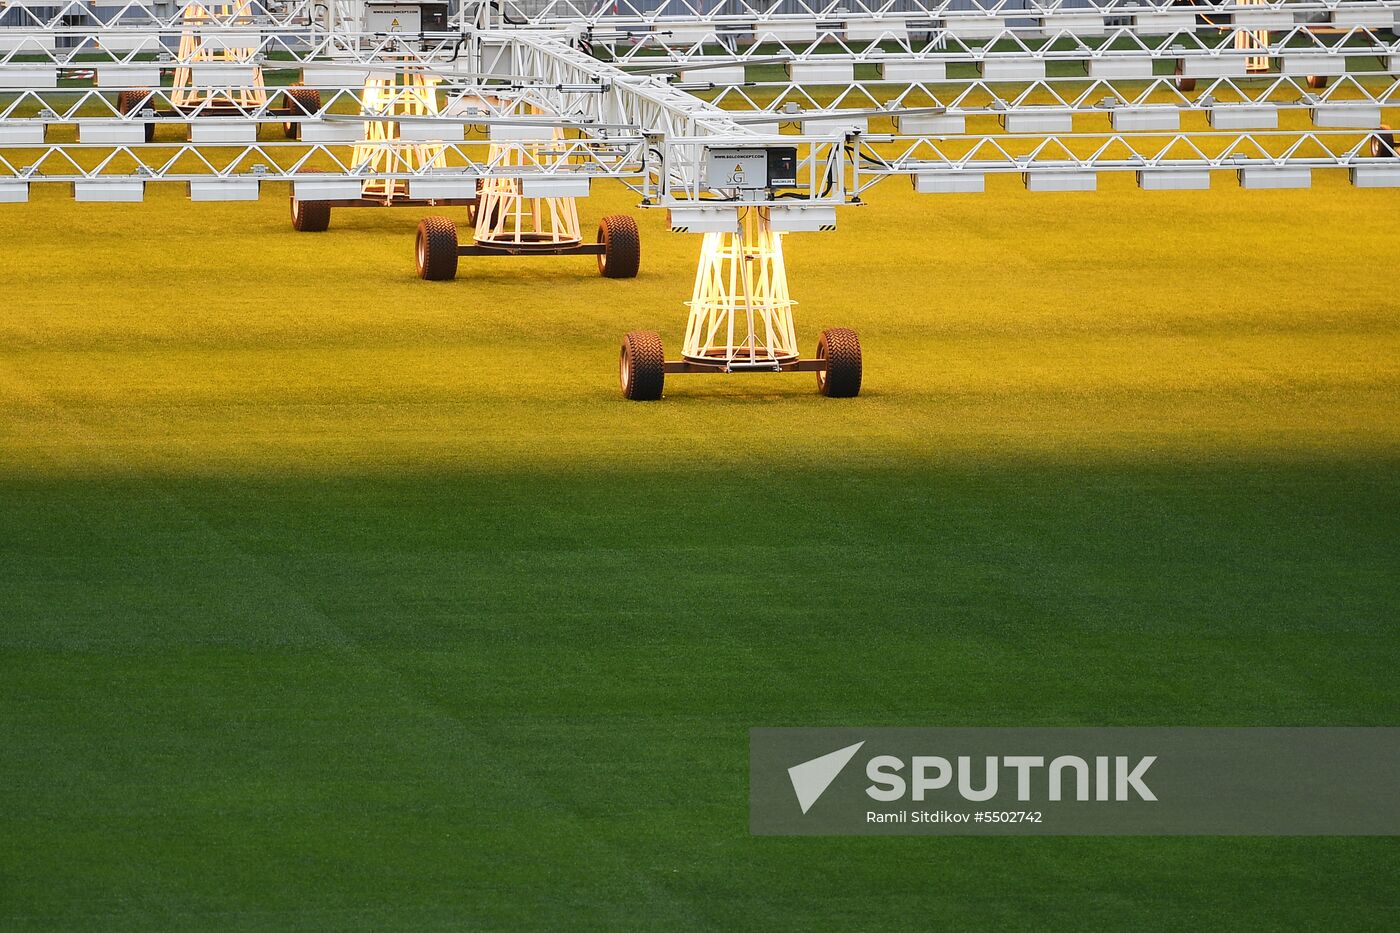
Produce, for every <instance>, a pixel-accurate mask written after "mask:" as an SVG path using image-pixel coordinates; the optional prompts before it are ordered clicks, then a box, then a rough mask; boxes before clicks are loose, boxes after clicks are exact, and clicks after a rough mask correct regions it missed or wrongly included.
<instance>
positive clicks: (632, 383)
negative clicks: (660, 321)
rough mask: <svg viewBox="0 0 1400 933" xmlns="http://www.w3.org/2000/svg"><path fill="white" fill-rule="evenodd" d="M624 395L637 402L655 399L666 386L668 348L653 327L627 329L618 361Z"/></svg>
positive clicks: (653, 400)
mask: <svg viewBox="0 0 1400 933" xmlns="http://www.w3.org/2000/svg"><path fill="white" fill-rule="evenodd" d="M617 375H618V382H619V384H620V385H621V386H622V397H623V398H626V399H631V400H632V401H634V402H655V401H657V400H658V399H660V398H661V391H662V389H664V388H665V387H666V351H665V350H664V349H662V347H661V335H660V334H658V333H656V331H652V330H633V331H628V332H627V336H626V337H623V338H622V353H621V354H620V356H619V357H618V363H617Z"/></svg>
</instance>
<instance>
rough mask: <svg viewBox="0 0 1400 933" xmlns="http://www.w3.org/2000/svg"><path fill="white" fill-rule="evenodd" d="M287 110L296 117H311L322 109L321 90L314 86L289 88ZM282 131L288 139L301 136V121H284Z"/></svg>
mask: <svg viewBox="0 0 1400 933" xmlns="http://www.w3.org/2000/svg"><path fill="white" fill-rule="evenodd" d="M286 93H287V111H288V112H289V113H290V114H291V115H292V116H294V117H309V116H313V115H315V114H317V113H320V111H321V92H320V91H318V90H316V89H315V88H314V87H298V86H292V87H289V88H287V91H286ZM282 133H283V135H284V136H286V137H287V138H288V139H300V138H301V124H300V123H283V124H282Z"/></svg>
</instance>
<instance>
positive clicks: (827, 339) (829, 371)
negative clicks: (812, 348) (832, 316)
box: [817, 327, 862, 398]
mask: <svg viewBox="0 0 1400 933" xmlns="http://www.w3.org/2000/svg"><path fill="white" fill-rule="evenodd" d="M817 359H819V360H826V365H827V368H826V371H825V372H821V371H818V373H817V391H818V392H820V393H821V394H822V395H825V396H826V397H827V398H855V397H856V396H857V395H859V394H860V379H861V374H862V368H861V358H860V338H859V337H857V336H856V332H855V331H853V330H851V329H850V328H847V327H829V328H827V329H826V330H824V331H822V335H821V337H820V338H819V339H818V340H817Z"/></svg>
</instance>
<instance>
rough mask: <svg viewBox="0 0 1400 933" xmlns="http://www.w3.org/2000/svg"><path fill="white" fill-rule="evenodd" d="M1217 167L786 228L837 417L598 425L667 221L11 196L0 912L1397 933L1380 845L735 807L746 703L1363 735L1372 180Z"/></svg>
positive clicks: (1380, 523)
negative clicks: (444, 246)
mask: <svg viewBox="0 0 1400 933" xmlns="http://www.w3.org/2000/svg"><path fill="white" fill-rule="evenodd" d="M1217 184H1218V185H1219V186H1220V190H1218V191H1216V192H1214V193H1213V194H1211V195H1209V196H1206V195H1201V194H1193V193H1185V194H1168V193H1154V194H1148V193H1143V192H1138V191H1136V190H1133V189H1132V188H1131V187H1130V183H1129V182H1128V180H1126V179H1109V180H1108V181H1106V182H1105V183H1104V185H1103V187H1104V189H1105V190H1103V191H1101V192H1100V193H1098V194H1076V195H1063V196H1056V195H1030V194H1026V193H1024V192H1022V191H1018V190H1016V189H1015V188H1014V187H1013V186H1012V185H1011V184H1009V183H1007V184H1002V183H997V184H994V185H993V186H992V188H993V190H991V191H990V192H989V193H988V194H987V195H984V196H980V197H978V196H972V197H951V198H946V199H939V198H927V199H923V198H921V199H915V198H913V197H912V196H908V193H907V189H906V188H904V187H903V186H898V187H896V185H895V184H894V183H891V184H889V185H887V186H885V187H884V188H882V189H878V190H877V191H876V193H875V195H874V197H873V199H872V204H871V206H869V207H867V208H865V209H863V210H850V211H847V212H846V213H844V214H843V216H842V218H841V224H842V229H841V231H840V232H838V233H837V234H835V235H810V236H794V237H792V238H790V240H789V257H788V260H789V270H790V274H791V278H792V284H793V289H794V293H795V295H796V297H797V298H798V299H799V300H800V301H801V302H802V304H801V306H800V308H799V315H800V316H799V330H800V332H801V333H802V334H803V335H804V337H803V341H804V343H805V344H812V343H814V342H815V335H816V332H817V330H818V329H819V328H820V327H823V326H832V325H847V326H851V327H854V328H856V329H857V330H859V331H860V332H861V335H862V340H863V342H864V344H865V350H866V357H867V380H866V391H865V392H864V393H863V395H862V397H861V398H860V399H857V400H854V401H851V402H839V401H833V400H824V399H821V398H819V397H817V396H816V395H815V394H814V392H813V385H812V383H811V380H810V378H809V377H808V376H805V375H804V376H783V377H778V376H751V377H734V378H729V379H724V378H712V377H691V378H689V379H685V378H683V377H676V378H673V379H672V380H671V381H670V382H669V383H668V393H667V394H668V398H667V399H666V400H665V401H664V402H662V403H660V404H655V405H637V404H627V403H624V402H622V401H621V400H620V399H618V398H617V394H616V383H615V354H616V345H617V341H618V338H619V337H620V335H621V333H622V332H623V331H625V330H627V329H629V328H633V327H654V328H656V329H658V330H660V331H661V333H662V335H663V337H664V338H665V339H666V340H667V342H668V344H669V345H670V347H671V349H672V351H673V352H674V350H675V348H676V345H677V344H678V341H679V337H680V328H681V322H682V313H683V309H682V307H681V305H680V301H681V300H682V299H683V298H685V297H686V296H687V294H688V291H689V280H690V276H691V275H692V273H693V263H694V258H695V252H696V247H697V243H696V241H695V239H693V238H691V237H684V236H671V235H668V234H666V233H664V232H663V230H662V218H661V217H659V216H657V215H656V214H654V213H646V214H644V215H643V216H642V217H641V222H642V224H643V237H644V245H643V272H642V276H641V277H640V278H638V279H637V280H635V281H632V282H614V281H605V280H602V279H599V278H597V277H596V275H594V274H593V272H592V269H591V266H590V260H586V259H581V260H563V261H557V262H549V261H533V262H529V261H520V262H513V261H498V262H490V261H480V262H475V261H467V262H466V263H464V269H463V277H462V279H461V280H459V281H458V282H456V283H447V284H440V285H430V284H427V283H422V282H419V281H418V280H417V279H416V278H414V276H413V269H412V258H411V245H412V228H413V223H414V220H415V218H416V216H418V214H417V213H416V212H413V211H404V212H397V211H358V212H337V214H336V216H335V219H334V221H333V226H332V230H331V232H329V233H327V234H324V235H296V234H293V233H292V232H291V231H290V229H289V227H288V225H287V221H286V216H285V215H286V208H285V201H284V200H282V199H281V198H280V197H274V196H273V193H272V192H271V191H270V192H269V193H268V195H267V196H266V197H265V198H264V200H263V201H262V202H259V203H257V204H245V205H190V204H188V203H186V202H184V201H183V199H182V198H181V197H180V196H179V193H178V192H176V191H173V190H165V189H161V188H159V187H153V188H152V190H151V193H150V195H149V197H148V201H147V202H146V203H145V204H143V205H138V206H126V205H123V206H115V205H114V206H105V205H74V204H73V203H71V201H69V200H67V199H66V197H65V196H64V195H62V194H61V193H58V192H48V191H40V190H38V189H37V188H36V193H35V198H34V202H33V203H31V204H29V205H27V206H16V205H7V206H6V207H5V210H4V211H3V212H0V230H2V231H3V234H4V238H5V242H6V244H7V246H6V255H5V261H4V265H3V269H0V282H2V283H3V287H4V289H5V293H6V294H7V295H8V296H10V297H9V300H8V302H7V305H6V308H5V311H4V313H3V315H0V452H2V453H3V458H2V459H0V517H2V518H0V739H2V740H3V743H2V744H0V927H3V928H5V929H30V928H36V929H46V928H55V929H74V928H84V927H94V928H108V929H139V930H151V929H161V928H183V929H209V928H230V929H241V928H273V929H333V930H344V929H367V930H382V929H393V928H401V929H430V928H462V927H496V928H579V929H588V928H596V929H618V928H632V927H646V928H659V929H700V928H731V927H749V928H763V929H770V928H812V927H818V926H828V925H832V924H840V925H847V926H855V927H859V928H879V927H893V928H902V927H925V928H926V927H930V926H932V927H958V926H974V925H981V926H986V927H993V928H1003V927H1024V928H1044V927H1065V928H1082V927H1084V926H1104V925H1112V926H1123V927H1134V928H1141V927H1183V926H1191V927H1200V926H1211V927H1230V928H1248V927H1270V926H1276V925H1279V924H1289V925H1319V926H1320V925H1324V924H1325V925H1327V926H1329V927H1342V928H1356V929H1366V928H1378V927H1386V926H1393V925H1394V923H1395V921H1396V918H1397V915H1400V898H1397V895H1396V893H1395V891H1396V886H1395V878H1396V868H1397V859H1398V858H1400V846H1397V844H1396V843H1395V841H1394V840H1385V839H1288V838H1285V839H1209V838H1207V839H1050V838H1043V839H960V838H944V839H888V838H879V839H767V838H751V837H750V836H749V835H748V833H747V822H746V821H747V813H746V794H747V786H746V784H747V773H746V749H747V730H748V728H749V727H750V726H754V725H821V724H829V725H974V724H986V725H1128V724H1164V725H1167V724H1199V725H1251V724H1269V725H1324V724H1386V725H1397V724H1400V720H1397V700H1400V689H1397V679H1396V676H1395V671H1396V670H1397V668H1398V667H1400V633H1397V625H1396V623H1397V621H1400V618H1397V609H1396V606H1397V605H1398V604H1400V574H1398V573H1397V570H1396V568H1397V566H1400V482H1398V481H1400V443H1397V442H1398V441H1400V418H1397V417H1396V410H1397V402H1398V401H1400V352H1397V351H1400V297H1397V293H1396V290H1395V287H1394V277H1395V263H1394V254H1395V244H1396V243H1397V242H1400V238H1397V234H1400V211H1397V207H1400V193H1396V192H1358V191H1356V190H1354V189H1351V188H1349V187H1347V186H1346V185H1345V182H1344V180H1343V179H1341V178H1338V177H1332V176H1326V175H1319V183H1318V186H1317V187H1316V188H1315V189H1314V190H1312V191H1307V192H1243V191H1238V190H1235V189H1233V187H1226V183H1225V180H1224V179H1221V180H1220V181H1218V182H1217ZM630 203H631V202H630V200H629V198H627V197H626V196H625V195H624V194H623V193H622V192H619V191H613V190H601V191H600V192H599V193H598V194H597V195H596V196H595V197H594V198H593V199H591V200H590V201H589V202H588V203H587V205H586V206H585V213H586V216H587V217H588V218H590V219H591V218H596V216H597V215H599V214H601V213H604V212H611V211H614V210H625V209H627V208H628V206H629V204H630Z"/></svg>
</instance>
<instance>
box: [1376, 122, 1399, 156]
mask: <svg viewBox="0 0 1400 933" xmlns="http://www.w3.org/2000/svg"><path fill="white" fill-rule="evenodd" d="M1381 129H1382V130H1383V131H1384V132H1380V133H1375V134H1373V135H1372V136H1371V158H1373V159H1393V158H1395V154H1396V153H1395V134H1394V133H1392V132H1390V127H1389V126H1387V125H1385V124H1384V123H1382V124H1381Z"/></svg>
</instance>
